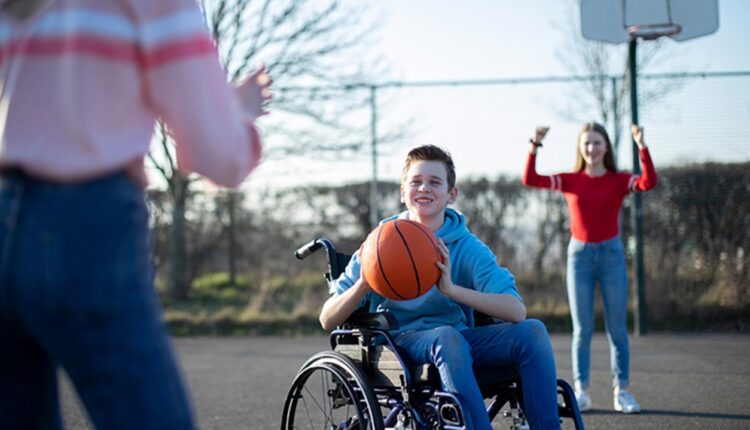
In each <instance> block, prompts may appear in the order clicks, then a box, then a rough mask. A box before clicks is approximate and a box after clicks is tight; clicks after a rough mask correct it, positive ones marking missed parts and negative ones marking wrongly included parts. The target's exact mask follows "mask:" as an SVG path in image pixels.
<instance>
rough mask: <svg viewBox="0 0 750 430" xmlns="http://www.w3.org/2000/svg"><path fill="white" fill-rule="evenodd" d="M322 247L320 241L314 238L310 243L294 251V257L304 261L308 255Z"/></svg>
mask: <svg viewBox="0 0 750 430" xmlns="http://www.w3.org/2000/svg"><path fill="white" fill-rule="evenodd" d="M322 247H323V244H322V243H321V241H320V238H315V239H313V240H311V241H310V242H307V243H306V244H304V245H302V246H300V247H299V249H297V250H296V251H294V256H295V257H297V259H299V260H304V259H305V258H307V257H309V256H310V254H312V253H313V252H315V251H317V250H319V249H320V248H322Z"/></svg>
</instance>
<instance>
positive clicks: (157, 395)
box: [0, 172, 193, 429]
mask: <svg viewBox="0 0 750 430" xmlns="http://www.w3.org/2000/svg"><path fill="white" fill-rule="evenodd" d="M0 246H1V247H2V248H0V350H1V351H2V353H0V381H1V382H0V427H2V428H4V429H58V428H62V424H61V417H60V406H59V401H58V387H57V373H56V372H57V369H58V367H61V368H63V369H64V370H65V371H66V372H67V374H68V376H69V377H70V379H71V381H72V383H73V385H74V386H75V388H76V391H77V393H78V395H79V397H80V399H81V401H82V403H83V405H84V406H85V408H86V410H87V412H88V415H89V417H90V419H91V421H92V422H93V424H94V426H95V427H96V428H101V429H157V428H159V429H166V428H169V429H191V428H193V419H192V416H191V411H190V407H189V403H188V399H187V396H186V393H185V389H184V387H183V382H182V379H181V376H180V374H179V371H178V369H177V367H176V364H175V358H174V356H173V352H172V347H171V345H170V341H169V337H168V334H167V331H166V327H165V325H164V323H163V321H162V320H161V309H160V306H159V303H158V299H157V296H156V294H155V291H154V286H153V267H152V264H151V250H150V246H149V234H148V214H147V209H146V205H145V201H144V196H143V191H142V190H141V189H140V188H139V187H138V186H137V185H135V184H134V183H132V182H131V181H130V179H128V177H127V176H126V175H125V174H119V173H118V174H113V175H110V176H107V177H104V178H102V179H98V180H93V181H89V182H84V183H78V184H73V185H61V184H55V183H50V182H46V181H41V180H36V179H33V178H30V177H28V176H26V175H24V174H22V173H17V172H16V173H3V174H0Z"/></svg>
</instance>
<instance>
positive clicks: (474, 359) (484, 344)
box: [396, 320, 560, 430]
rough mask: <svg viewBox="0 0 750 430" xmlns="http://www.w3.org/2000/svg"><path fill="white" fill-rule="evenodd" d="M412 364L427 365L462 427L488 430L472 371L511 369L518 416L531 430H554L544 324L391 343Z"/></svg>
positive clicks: (551, 361)
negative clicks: (518, 386)
mask: <svg viewBox="0 0 750 430" xmlns="http://www.w3.org/2000/svg"><path fill="white" fill-rule="evenodd" d="M396 344H397V346H398V347H399V348H400V349H401V350H402V351H403V352H404V353H405V354H406V356H407V357H408V358H409V360H410V361H411V362H412V363H415V364H420V363H433V364H435V366H436V367H437V369H438V371H439V373H440V379H441V381H442V385H443V389H444V390H445V391H448V392H451V393H453V394H455V395H456V396H457V397H458V399H459V400H460V402H461V409H462V410H463V412H464V415H465V418H466V422H467V427H468V428H469V429H474V430H487V429H491V428H492V427H491V425H490V420H489V417H488V415H487V410H486V409H485V406H484V401H483V399H482V394H481V392H480V391H479V386H478V384H477V381H476V378H475V377H474V371H473V369H472V365H473V366H476V367H487V366H501V365H511V366H514V367H515V368H516V369H517V370H518V371H519V373H520V375H521V381H522V384H523V397H524V412H525V413H526V417H527V418H528V420H529V424H530V425H531V428H532V429H535V430H536V429H558V430H559V428H560V419H559V417H558V413H557V376H556V373H555V357H554V353H553V350H552V344H551V342H550V339H549V335H548V334H547V329H546V328H545V327H544V324H543V323H541V322H540V321H538V320H526V321H522V322H520V323H516V324H510V323H505V324H494V325H487V326H482V327H477V328H471V329H466V330H463V331H458V330H457V329H455V328H453V327H448V326H445V327H438V328H435V329H432V330H423V331H410V332H405V333H402V334H401V335H399V336H398V337H397V338H396Z"/></svg>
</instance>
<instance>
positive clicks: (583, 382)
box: [567, 236, 630, 389]
mask: <svg viewBox="0 0 750 430" xmlns="http://www.w3.org/2000/svg"><path fill="white" fill-rule="evenodd" d="M567 277H568V303H569V304H570V316H571V318H572V320H573V344H572V348H571V350H572V355H573V360H572V362H573V378H574V380H575V382H576V385H577V387H580V388H582V389H588V386H589V368H590V364H591V336H592V335H593V333H594V287H595V284H596V281H599V285H600V288H601V292H602V301H603V302H604V316H605V324H606V328H607V339H608V340H609V348H610V367H611V369H612V376H613V382H612V384H613V386H620V387H622V388H625V387H627V386H628V371H629V366H630V351H629V348H628V332H627V313H628V308H627V307H628V274H627V268H626V266H625V253H624V251H623V247H622V241H621V240H620V238H619V236H618V237H615V238H614V239H610V240H607V241H604V242H600V243H586V242H581V241H578V240H575V239H571V240H570V244H569V245H568V274H567Z"/></svg>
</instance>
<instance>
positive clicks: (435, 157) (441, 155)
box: [401, 145, 456, 190]
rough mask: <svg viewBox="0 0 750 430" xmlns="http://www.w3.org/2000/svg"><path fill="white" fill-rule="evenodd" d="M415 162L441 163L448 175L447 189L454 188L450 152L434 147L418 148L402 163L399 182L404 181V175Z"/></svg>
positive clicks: (410, 152)
mask: <svg viewBox="0 0 750 430" xmlns="http://www.w3.org/2000/svg"><path fill="white" fill-rule="evenodd" d="M415 161H441V162H442V163H443V164H444V165H445V171H446V172H447V174H448V177H447V180H448V189H449V190H451V189H453V187H455V186H456V167H455V166H454V165H453V158H451V154H450V152H448V151H446V150H444V149H443V148H440V147H438V146H435V145H422V146H418V147H416V148H414V149H412V150H411V151H409V153H408V154H406V161H404V170H402V171H401V182H402V183H403V182H404V181H405V180H406V174H407V172H408V171H409V168H410V167H411V165H412V164H414V162H415Z"/></svg>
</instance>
